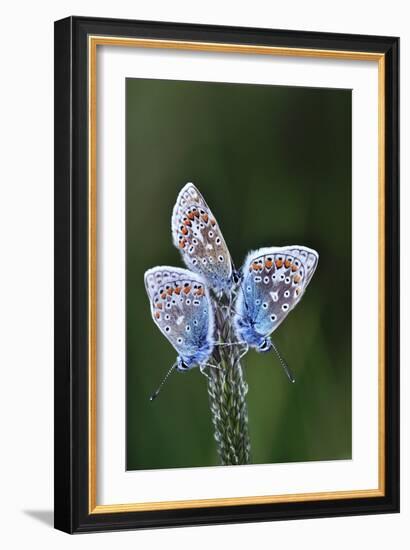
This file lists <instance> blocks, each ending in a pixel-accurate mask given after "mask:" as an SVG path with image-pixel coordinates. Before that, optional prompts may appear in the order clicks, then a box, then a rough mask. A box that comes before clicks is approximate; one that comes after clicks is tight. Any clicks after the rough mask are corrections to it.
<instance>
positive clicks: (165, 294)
mask: <svg viewBox="0 0 410 550" xmlns="http://www.w3.org/2000/svg"><path fill="white" fill-rule="evenodd" d="M166 297H167V293H166V292H163V293H162V294H161V298H162V299H163V300H165V298H166Z"/></svg>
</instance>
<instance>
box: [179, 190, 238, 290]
mask: <svg viewBox="0 0 410 550" xmlns="http://www.w3.org/2000/svg"><path fill="white" fill-rule="evenodd" d="M171 225H172V238H173V242H174V245H175V246H176V247H177V248H178V249H179V250H180V251H181V254H182V259H183V260H184V262H185V264H186V266H187V267H188V268H189V269H190V270H192V271H194V272H195V273H199V274H200V275H201V276H202V277H203V278H204V279H205V281H206V283H207V284H208V285H209V287H211V288H213V289H214V290H216V291H220V290H229V289H230V288H231V286H232V275H233V270H232V260H231V256H230V254H229V251H228V248H227V246H226V243H225V240H224V238H223V236H222V233H221V230H220V228H219V225H218V223H217V221H216V219H215V217H214V216H213V214H212V212H211V210H210V208H209V206H208V205H207V204H206V202H205V200H204V198H203V196H202V195H201V193H200V192H199V191H198V189H197V188H196V187H195V185H194V184H193V183H187V184H186V185H185V186H184V187H183V188H182V190H181V191H180V193H179V195H178V198H177V201H176V203H175V206H174V210H173V213H172V224H171Z"/></svg>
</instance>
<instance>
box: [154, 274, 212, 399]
mask: <svg viewBox="0 0 410 550" xmlns="http://www.w3.org/2000/svg"><path fill="white" fill-rule="evenodd" d="M144 282H145V288H146V291H147V294H148V298H149V301H150V306H151V315H152V318H153V320H154V323H155V324H156V325H157V326H158V328H159V329H160V331H161V332H162V334H164V336H165V337H166V338H167V339H168V340H169V342H170V343H171V344H172V345H173V346H174V348H175V350H176V351H177V353H178V357H177V360H176V362H175V363H174V365H172V367H171V369H170V370H169V371H168V373H167V375H166V376H165V378H164V379H163V381H162V383H161V384H160V386H159V388H158V390H157V391H156V392H155V393H154V394H153V395H152V396H151V400H153V399H155V397H156V396H157V395H158V393H159V391H160V389H161V387H162V385H163V384H164V382H165V380H166V379H167V378H168V376H169V374H170V373H171V372H172V371H174V370H176V371H178V372H186V371H188V370H190V369H192V368H193V367H195V366H198V365H199V366H200V367H202V366H203V365H206V364H207V363H206V362H207V360H208V359H209V357H210V356H211V354H212V352H213V349H214V341H213V334H214V313H213V309H212V305H211V301H210V297H209V292H208V289H207V287H206V285H205V283H204V281H203V279H202V278H201V277H200V276H199V275H198V274H196V273H192V272H190V271H188V270H187V269H180V268H178V267H169V266H160V267H154V268H152V269H149V270H148V271H146V272H145V275H144ZM201 370H202V369H201Z"/></svg>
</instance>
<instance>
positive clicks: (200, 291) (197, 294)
mask: <svg viewBox="0 0 410 550" xmlns="http://www.w3.org/2000/svg"><path fill="white" fill-rule="evenodd" d="M195 295H196V296H203V295H204V289H203V288H202V287H201V288H198V290H197V291H196V292H195Z"/></svg>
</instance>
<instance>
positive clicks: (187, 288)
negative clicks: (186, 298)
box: [184, 286, 192, 294]
mask: <svg viewBox="0 0 410 550" xmlns="http://www.w3.org/2000/svg"><path fill="white" fill-rule="evenodd" d="M191 288H192V287H191V286H186V287H184V292H185V294H189V293H190V292H191Z"/></svg>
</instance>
